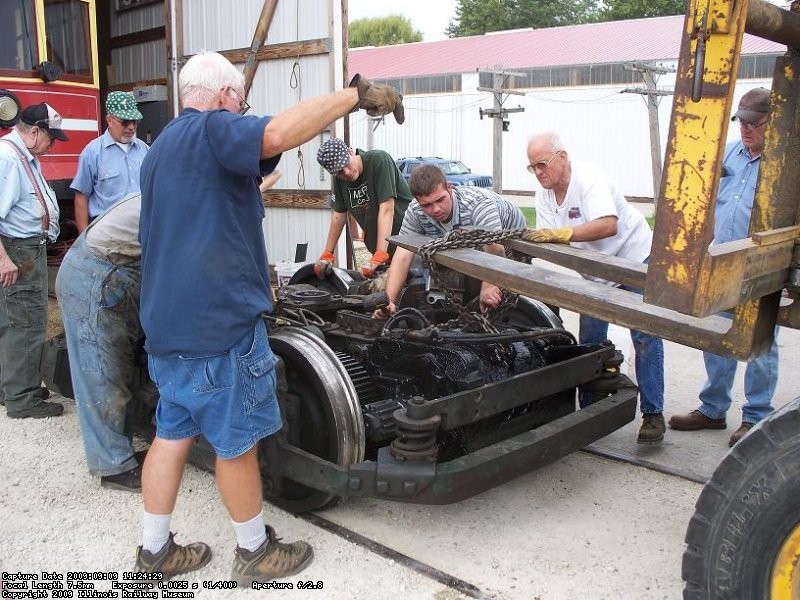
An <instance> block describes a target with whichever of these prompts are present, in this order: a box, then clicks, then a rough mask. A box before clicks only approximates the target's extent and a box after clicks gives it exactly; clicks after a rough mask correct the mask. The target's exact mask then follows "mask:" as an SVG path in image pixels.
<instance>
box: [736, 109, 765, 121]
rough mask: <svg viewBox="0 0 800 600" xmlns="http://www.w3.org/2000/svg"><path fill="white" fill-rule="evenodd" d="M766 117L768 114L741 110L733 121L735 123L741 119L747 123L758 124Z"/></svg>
mask: <svg viewBox="0 0 800 600" xmlns="http://www.w3.org/2000/svg"><path fill="white" fill-rule="evenodd" d="M766 116H767V113H765V112H758V111H755V110H745V109H741V108H740V109H739V110H737V111H736V112H735V113H734V115H733V116H732V117H731V121H735V120H736V119H740V120H742V121H745V122H747V123H757V122H759V121H760V120H761V119H763V118H764V117H766Z"/></svg>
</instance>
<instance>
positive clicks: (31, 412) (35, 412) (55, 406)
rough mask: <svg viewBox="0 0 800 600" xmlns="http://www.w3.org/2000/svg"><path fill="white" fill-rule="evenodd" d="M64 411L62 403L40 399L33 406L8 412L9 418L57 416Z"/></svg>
mask: <svg viewBox="0 0 800 600" xmlns="http://www.w3.org/2000/svg"><path fill="white" fill-rule="evenodd" d="M63 412H64V405H63V404H61V403H59V402H45V401H44V400H40V401H39V402H37V403H36V404H34V405H33V406H29V407H28V408H23V409H22V410H18V411H16V412H9V413H8V418H9V419H27V418H28V417H30V418H32V419H44V418H46V417H57V416H58V415H60V414H62V413H63Z"/></svg>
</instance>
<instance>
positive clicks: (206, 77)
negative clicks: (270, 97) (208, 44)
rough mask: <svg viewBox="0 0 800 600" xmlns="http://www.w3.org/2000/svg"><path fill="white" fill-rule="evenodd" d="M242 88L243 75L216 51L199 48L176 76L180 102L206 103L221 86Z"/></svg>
mask: <svg viewBox="0 0 800 600" xmlns="http://www.w3.org/2000/svg"><path fill="white" fill-rule="evenodd" d="M225 87H232V88H234V89H239V90H241V89H244V75H242V73H241V72H239V70H238V69H237V68H236V67H234V66H233V64H232V63H231V62H230V61H229V60H228V59H227V58H225V57H224V56H222V55H221V54H219V53H218V52H206V51H205V50H201V51H200V52H198V53H197V54H195V55H194V56H192V57H191V58H190V59H189V60H188V61H187V62H186V64H185V65H183V68H182V69H181V72H180V75H179V76H178V90H179V94H180V99H181V102H183V103H184V104H185V103H186V102H187V101H188V102H191V103H197V104H206V103H208V102H211V101H212V100H213V99H214V96H215V95H216V94H217V93H219V91H220V90H221V89H222V88H225Z"/></svg>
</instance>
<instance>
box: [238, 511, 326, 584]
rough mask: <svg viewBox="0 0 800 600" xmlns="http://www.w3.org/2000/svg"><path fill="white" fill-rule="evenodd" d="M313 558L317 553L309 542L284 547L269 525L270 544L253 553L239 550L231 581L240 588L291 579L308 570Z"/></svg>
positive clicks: (268, 539) (268, 538)
mask: <svg viewBox="0 0 800 600" xmlns="http://www.w3.org/2000/svg"><path fill="white" fill-rule="evenodd" d="M312 558H314V549H313V548H311V546H309V545H308V544H307V543H306V542H292V543H291V544H284V543H282V542H281V541H280V538H279V537H278V536H276V535H275V530H274V529H273V528H272V527H270V526H269V525H267V541H266V542H264V543H263V544H261V546H259V547H258V548H256V549H255V550H253V551H252V552H250V551H249V550H245V549H244V548H239V547H238V546H237V547H236V552H235V553H234V557H233V565H232V567H231V579H232V580H233V581H236V582H237V583H239V584H240V585H244V586H249V585H252V584H253V582H258V583H267V582H268V581H272V580H273V579H278V578H280V577H288V576H289V575H294V574H295V573H299V572H300V571H302V570H303V569H305V568H306V567H307V566H308V564H309V563H310V562H311V559H312Z"/></svg>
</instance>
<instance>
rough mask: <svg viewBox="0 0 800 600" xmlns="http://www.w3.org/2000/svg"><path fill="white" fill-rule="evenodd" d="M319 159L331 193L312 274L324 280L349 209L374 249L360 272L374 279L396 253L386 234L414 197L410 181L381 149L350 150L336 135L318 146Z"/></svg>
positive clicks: (400, 219) (395, 229)
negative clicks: (327, 221)
mask: <svg viewBox="0 0 800 600" xmlns="http://www.w3.org/2000/svg"><path fill="white" fill-rule="evenodd" d="M317 162H319V164H320V165H322V166H323V167H324V168H325V169H326V170H327V171H328V172H329V173H330V174H331V175H333V177H334V180H333V190H334V196H333V202H332V206H331V208H332V212H331V224H330V227H329V228H328V237H327V239H326V241H325V249H324V251H323V252H322V254H321V255H320V257H319V260H318V261H317V263H316V265H315V266H314V272H315V273H316V274H317V277H320V278H323V277H324V276H325V273H326V272H328V271H329V270H330V267H331V266H332V265H333V261H334V255H333V251H334V249H335V248H336V242H337V241H338V239H339V236H340V235H341V234H342V229H344V225H345V222H346V221H347V213H350V214H351V215H353V218H355V220H356V222H358V224H359V225H360V226H361V228H362V229H363V230H364V237H365V239H364V242H365V244H366V246H367V250H369V251H370V252H371V253H372V256H371V257H370V260H369V261H368V262H367V264H366V265H365V266H364V267H362V268H361V273H362V274H363V275H364V276H365V277H373V276H374V275H375V270H376V269H377V268H378V267H379V266H380V265H383V264H388V263H389V262H390V260H391V255H392V254H394V246H392V247H391V248H390V247H389V243H388V242H387V241H386V238H388V237H389V236H390V235H394V234H396V233H397V232H398V231H400V225H401V224H402V223H403V215H404V214H405V212H406V208H407V207H408V204H409V203H410V202H411V200H412V196H411V191H410V190H409V189H408V184H407V183H406V181H405V179H403V176H402V175H401V174H400V171H398V170H397V166H396V165H395V164H394V160H393V159H392V157H391V156H389V154H387V153H386V152H384V151H383V150H360V149H356V150H354V149H352V148H348V146H347V144H345V143H344V142H343V141H342V140H340V139H338V138H331V139H329V140H327V141H326V142H324V143H323V144H322V146H321V147H320V149H319V152H318V153H317Z"/></svg>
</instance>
